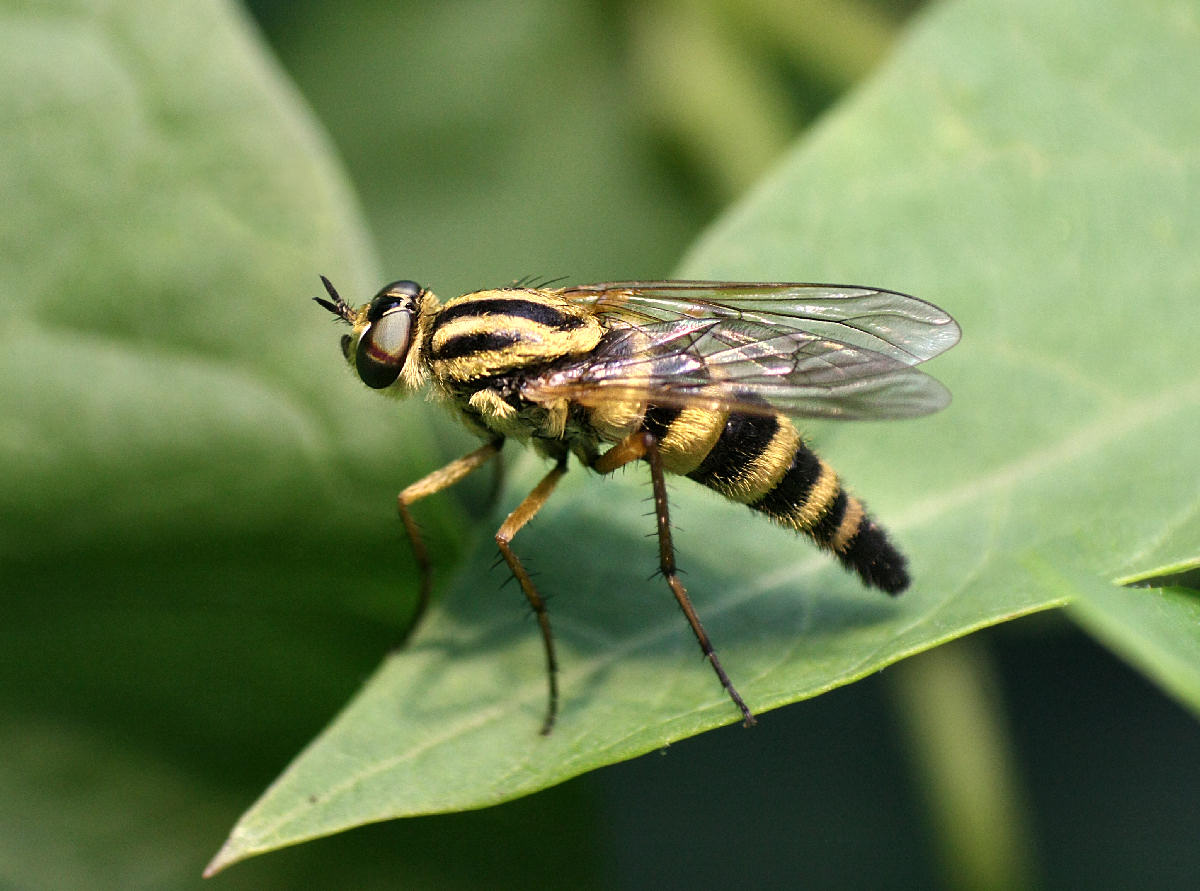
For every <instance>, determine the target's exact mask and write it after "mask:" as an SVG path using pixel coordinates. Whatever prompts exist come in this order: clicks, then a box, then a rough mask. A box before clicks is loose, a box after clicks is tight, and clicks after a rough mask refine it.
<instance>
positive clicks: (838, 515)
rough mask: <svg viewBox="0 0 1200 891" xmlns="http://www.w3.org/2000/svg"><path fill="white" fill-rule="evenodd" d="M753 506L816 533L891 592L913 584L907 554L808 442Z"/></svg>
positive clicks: (820, 541) (871, 582)
mask: <svg viewBox="0 0 1200 891" xmlns="http://www.w3.org/2000/svg"><path fill="white" fill-rule="evenodd" d="M750 508H751V509H752V510H756V511H760V512H762V513H764V514H766V515H767V516H768V517H770V518H771V519H772V520H774V521H775V522H777V523H779V524H780V525H783V526H787V527H789V528H792V529H795V530H796V531H798V532H803V533H805V534H806V535H808V536H811V537H812V540H813V541H815V542H816V543H817V544H818V545H820V546H821V547H823V548H826V549H828V550H830V551H833V553H834V554H836V555H837V558H838V559H839V560H840V561H841V562H842V565H843V566H845V567H846V568H847V569H852V570H854V571H855V572H857V573H858V575H859V576H860V577H861V578H862V580H863V582H864V583H865V584H867V585H870V586H872V587H874V588H879V589H880V590H882V591H886V592H887V593H888V594H899V593H900V592H901V591H903V590H904V589H905V588H907V587H908V582H909V578H908V570H907V568H906V563H907V561H906V560H905V559H904V555H903V554H901V553H900V552H899V551H898V550H896V548H895V546H894V545H893V544H892V543H891V542H890V541H889V540H888V537H887V533H885V532H884V530H883V527H881V526H880V525H879V524H878V523H876V522H875V520H874V519H873V518H872V517H871V516H870V515H869V514H868V513H867V512H866V508H865V507H864V506H863V503H862V502H861V501H859V500H858V499H857V498H855V497H854V496H853V495H850V494H849V493H847V492H846V490H845V489H843V488H842V484H841V482H840V481H839V480H838V476H837V473H836V472H834V470H833V468H832V467H830V466H829V464H828V463H826V462H825V461H824V460H822V459H821V458H820V457H819V456H818V455H817V454H816V453H815V452H813V451H812V449H810V448H809V447H808V446H806V445H804V443H799V445H798V446H797V448H796V452H795V454H794V455H793V456H792V459H791V461H790V462H789V464H788V467H787V470H786V471H785V472H784V474H783V477H782V478H781V479H780V481H779V483H778V485H776V486H775V487H774V488H773V489H772V490H771V491H770V492H768V493H767V494H766V495H764V496H763V497H762V498H760V499H758V500H757V501H754V502H751V503H750Z"/></svg>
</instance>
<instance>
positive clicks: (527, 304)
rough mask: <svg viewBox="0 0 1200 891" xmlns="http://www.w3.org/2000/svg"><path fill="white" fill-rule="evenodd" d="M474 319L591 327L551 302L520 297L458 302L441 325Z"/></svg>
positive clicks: (444, 315) (566, 327)
mask: <svg viewBox="0 0 1200 891" xmlns="http://www.w3.org/2000/svg"><path fill="white" fill-rule="evenodd" d="M470 316H516V317H517V318H520V319H528V320H529V321H531V322H537V323H538V324H539V325H546V326H547V327H550V328H558V329H560V330H570V329H574V328H582V327H583V326H584V325H586V324H587V320H586V319H584V318H581V317H580V316H576V315H572V314H570V313H566V312H563V311H562V310H561V309H559V308H558V307H556V306H552V305H550V304H549V303H542V302H541V301H539V300H525V299H523V298H519V297H518V298H513V299H511V300H506V299H504V298H500V297H486V298H481V299H479V300H465V301H463V302H462V303H455V304H453V305H452V306H448V307H446V308H445V309H443V310H442V311H441V312H440V313H438V324H439V325H441V324H444V323H446V322H450V321H453V320H454V319H462V318H467V317H470Z"/></svg>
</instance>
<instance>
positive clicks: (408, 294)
mask: <svg viewBox="0 0 1200 891" xmlns="http://www.w3.org/2000/svg"><path fill="white" fill-rule="evenodd" d="M420 296H421V286H420V285H418V284H417V283H416V282H410V281H408V280H402V281H398V282H392V283H391V284H390V285H384V286H383V288H382V289H380V291H379V293H378V294H376V295H375V296H374V297H373V298H372V299H371V305H370V306H368V307H367V321H368V322H378V321H379V320H380V319H381V318H382V317H383V314H384V313H385V312H387V311H388V310H390V309H391V308H392V307H393V306H399V305H400V304H407V305H408V306H416V305H417V301H418V299H419V298H420Z"/></svg>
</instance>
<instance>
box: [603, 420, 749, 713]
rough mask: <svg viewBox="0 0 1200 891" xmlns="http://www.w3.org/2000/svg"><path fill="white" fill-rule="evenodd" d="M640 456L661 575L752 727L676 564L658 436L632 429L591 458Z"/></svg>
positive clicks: (609, 460)
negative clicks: (646, 467) (649, 490)
mask: <svg viewBox="0 0 1200 891" xmlns="http://www.w3.org/2000/svg"><path fill="white" fill-rule="evenodd" d="M639 458H645V459H646V463H648V464H649V465H650V482H651V484H652V486H653V488H654V514H655V517H656V518H657V522H658V568H659V571H660V572H661V573H662V577H663V578H664V579H666V580H667V585H668V586H669V587H670V588H671V593H672V594H674V595H675V602H676V603H678V604H679V608H680V609H682V610H683V614H684V615H685V616H687V620H688V624H689V625H691V626H692V632H693V633H694V634H695V635H696V640H697V641H698V642H699V644H700V649H701V651H703V653H704V658H705V659H707V660H708V661H709V663H710V664H711V665H712V667H713V671H715V672H716V673H717V678H718V679H720V681H721V686H722V687H724V688H725V692H726V693H728V694H729V698H730V699H732V700H733V704H734V705H736V706H737V707H738V710H739V711H740V712H741V713H742V718H743V721H742V723H743V725H744V726H746V727H749V726H751V725H752V724H754V723H755V721H754V715H753V714H752V713H751V711H750V709H749V708H747V707H746V703H745V702H744V701H743V700H742V697H741V694H739V693H738V691H737V688H735V687H734V686H733V682H732V681H730V680H729V675H727V674H726V673H725V669H724V668H723V667H722V666H721V660H720V659H718V658H717V653H716V651H715V650H714V649H713V645H712V642H711V641H710V640H709V639H708V634H707V632H705V630H704V626H703V625H701V624H700V617H699V616H698V615H697V614H696V610H695V607H693V606H692V601H691V598H689V597H688V594H687V589H686V588H684V586H683V582H681V581H680V580H679V574H678V570H677V568H676V566H675V547H674V545H673V543H672V541H671V518H670V514H669V513H668V510H667V483H666V480H665V478H664V476H663V467H662V458H661V456H660V455H659V452H658V440H657V439H656V438H655V437H654V435H653V434H651V433H648V432H646V431H644V430H640V431H638V432H636V433H631V434H630V435H629V436H627V437H625V438H624V439H623V440H621V441H620V442H619V443H617V444H616V445H615V446H613V447H612V448H611V449H609V450H608V451H607V452H605V453H604V454H603V455H600V456H599V457H598V458H596V460H595V461H593V462H592V469H593V470H595V471H596V472H597V473H602V474H609V473H612V472H613V471H614V470H616V469H617V468H618V467H624V466H625V465H626V464H629V463H630V462H631V461H636V460H638V459H639Z"/></svg>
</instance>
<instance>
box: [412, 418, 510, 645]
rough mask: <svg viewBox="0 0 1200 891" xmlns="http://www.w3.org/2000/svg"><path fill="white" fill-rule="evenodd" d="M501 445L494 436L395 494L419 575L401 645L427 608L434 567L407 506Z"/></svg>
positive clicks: (477, 464)
mask: <svg viewBox="0 0 1200 891" xmlns="http://www.w3.org/2000/svg"><path fill="white" fill-rule="evenodd" d="M502 445H504V438H503V437H501V438H499V439H493V440H492V441H491V442H489V443H488V444H487V445H483V446H480V447H479V448H477V449H476V450H475V451H473V452H471V453H470V454H467V455H463V456H462V457H461V458H458V459H457V460H454V461H451V462H450V463H449V464H447V465H446V466H445V467H442V468H440V469H438V470H435V471H434V472H433V473H431V474H429V475H428V476H424V477H422V478H421V479H419V480H417V481H416V482H415V483H413V484H412V485H410V486H406V487H405V489H404V491H402V492H401V493H400V494H399V495H398V496H397V497H396V508H397V509H398V510H399V511H400V519H401V520H402V521H403V522H404V530H405V532H407V533H408V541H409V544H411V545H412V551H413V557H414V558H415V559H416V561H417V572H418V574H419V576H420V588H419V590H418V592H417V608H416V610H414V611H413V616H412V620H411V621H410V622H409V624H408V628H407V629H406V630H405V632H404V637H403V638H401V640H400V643H401V644H403V643H404V642H405V641H406V640H408V638H409V636H410V635H411V634H412V633H413V630H414V629H415V628H416V627H417V625H418V624H420V621H421V618H422V617H423V616H424V615H425V610H426V609H427V608H428V607H429V598H430V594H431V592H432V591H433V566H432V564H431V563H430V562H429V551H427V550H426V549H425V542H424V540H423V539H422V538H421V531H420V530H419V529H418V528H417V523H416V520H414V519H413V515H412V512H411V511H410V510H409V506H410V505H411V504H413V503H414V502H417V501H420V500H421V499H422V498H426V497H428V496H430V495H433V494H434V493H436V492H440V491H442V490H443V489H448V488H449V487H450V486H453V485H454V484H455V483H457V482H458V481H459V480H461V479H462V478H463V477H465V476H466V475H467V474H469V473H470V472H471V471H473V470H477V469H478V468H480V467H482V466H483V465H484V464H486V463H487V462H488V461H489V460H490V459H491V458H494V457H496V456H497V455H498V454H499V453H500V447H501V446H502Z"/></svg>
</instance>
